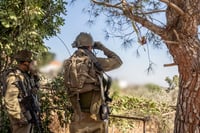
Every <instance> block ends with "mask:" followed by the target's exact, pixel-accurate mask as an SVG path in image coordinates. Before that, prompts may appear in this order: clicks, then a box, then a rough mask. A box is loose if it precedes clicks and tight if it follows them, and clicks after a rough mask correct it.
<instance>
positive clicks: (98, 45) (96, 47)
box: [93, 42, 104, 50]
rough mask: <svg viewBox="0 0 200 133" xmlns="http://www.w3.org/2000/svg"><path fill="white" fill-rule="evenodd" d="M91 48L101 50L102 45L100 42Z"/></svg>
mask: <svg viewBox="0 0 200 133" xmlns="http://www.w3.org/2000/svg"><path fill="white" fill-rule="evenodd" d="M93 48H94V49H99V50H102V49H103V48H104V45H103V44H102V43H101V42H94V46H93Z"/></svg>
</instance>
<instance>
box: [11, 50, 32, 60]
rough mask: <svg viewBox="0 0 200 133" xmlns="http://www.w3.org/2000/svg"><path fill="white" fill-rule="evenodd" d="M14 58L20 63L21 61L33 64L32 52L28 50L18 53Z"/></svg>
mask: <svg viewBox="0 0 200 133" xmlns="http://www.w3.org/2000/svg"><path fill="white" fill-rule="evenodd" d="M14 58H15V59H16V60H17V61H19V62H20V61H27V62H31V61H32V52H30V51H28V50H21V51H19V52H17V53H16V55H15V56H14Z"/></svg>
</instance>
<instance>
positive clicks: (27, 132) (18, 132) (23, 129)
mask: <svg viewBox="0 0 200 133" xmlns="http://www.w3.org/2000/svg"><path fill="white" fill-rule="evenodd" d="M9 119H10V123H11V128H12V133H33V125H32V124H27V125H23V126H22V125H19V124H18V123H17V122H16V120H15V119H12V118H10V117H9Z"/></svg>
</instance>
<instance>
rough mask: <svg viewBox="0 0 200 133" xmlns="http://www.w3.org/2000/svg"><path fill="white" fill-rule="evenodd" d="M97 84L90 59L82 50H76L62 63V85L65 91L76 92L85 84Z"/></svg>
mask: <svg viewBox="0 0 200 133" xmlns="http://www.w3.org/2000/svg"><path fill="white" fill-rule="evenodd" d="M95 82H98V79H97V78H96V70H95V67H94V63H93V61H92V59H91V58H90V57H89V56H88V54H87V53H86V52H85V51H84V50H83V49H78V50H77V51H75V52H74V54H73V55H72V56H71V57H69V58H68V59H66V60H65V61H64V84H65V87H66V88H67V89H70V90H73V91H76V90H77V89H81V88H83V86H84V84H85V83H95Z"/></svg>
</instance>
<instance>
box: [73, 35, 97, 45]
mask: <svg viewBox="0 0 200 133" xmlns="http://www.w3.org/2000/svg"><path fill="white" fill-rule="evenodd" d="M93 43H94V42H93V38H92V36H91V35H90V34H88V33H84V32H81V33H80V34H79V35H78V36H77V37H76V39H75V41H74V42H73V43H72V47H73V48H75V47H77V48H79V47H84V46H93Z"/></svg>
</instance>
